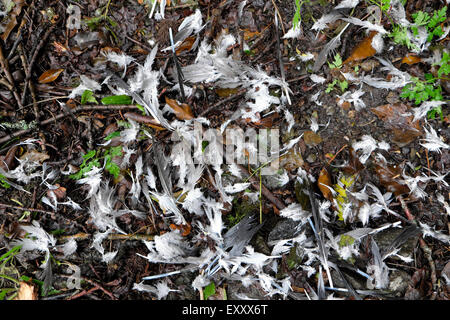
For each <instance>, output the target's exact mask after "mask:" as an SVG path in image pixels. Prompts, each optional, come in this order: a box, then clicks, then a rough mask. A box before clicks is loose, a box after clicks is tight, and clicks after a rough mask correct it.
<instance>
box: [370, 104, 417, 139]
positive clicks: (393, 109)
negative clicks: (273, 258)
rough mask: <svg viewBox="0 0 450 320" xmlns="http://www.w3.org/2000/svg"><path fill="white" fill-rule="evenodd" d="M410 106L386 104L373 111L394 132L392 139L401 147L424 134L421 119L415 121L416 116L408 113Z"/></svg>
mask: <svg viewBox="0 0 450 320" xmlns="http://www.w3.org/2000/svg"><path fill="white" fill-rule="evenodd" d="M408 109H409V107H408V106H407V105H405V104H403V103H396V104H385V105H381V106H378V107H375V108H372V109H371V111H372V112H373V113H374V114H375V115H376V116H377V117H378V118H379V119H380V120H382V121H384V125H385V127H386V129H389V130H391V131H392V133H393V138H392V141H393V142H395V143H396V144H397V145H399V146H400V147H402V146H404V145H407V144H408V143H410V142H412V141H414V140H415V139H416V138H417V137H419V136H421V135H422V129H421V127H420V125H419V121H415V122H413V119H414V116H412V115H407V114H408V113H409V110H408Z"/></svg>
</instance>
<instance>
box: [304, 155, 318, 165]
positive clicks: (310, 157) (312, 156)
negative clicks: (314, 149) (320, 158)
mask: <svg viewBox="0 0 450 320" xmlns="http://www.w3.org/2000/svg"><path fill="white" fill-rule="evenodd" d="M316 159H317V156H316V155H315V154H314V153H311V154H310V155H309V156H308V158H306V161H308V162H309V163H313V162H316Z"/></svg>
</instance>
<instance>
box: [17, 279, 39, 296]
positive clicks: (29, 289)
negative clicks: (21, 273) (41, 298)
mask: <svg viewBox="0 0 450 320" xmlns="http://www.w3.org/2000/svg"><path fill="white" fill-rule="evenodd" d="M14 300H37V293H36V291H35V289H34V286H33V285H31V284H28V283H26V282H23V281H21V282H20V287H19V291H18V292H17V297H16V298H15V299H14Z"/></svg>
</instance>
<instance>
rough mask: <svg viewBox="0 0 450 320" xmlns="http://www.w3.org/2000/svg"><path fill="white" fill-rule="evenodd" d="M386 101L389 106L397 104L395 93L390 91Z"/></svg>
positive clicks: (397, 99)
mask: <svg viewBox="0 0 450 320" xmlns="http://www.w3.org/2000/svg"><path fill="white" fill-rule="evenodd" d="M386 101H387V102H389V103H390V104H394V103H397V102H399V101H400V100H399V97H398V94H397V93H395V92H394V91H390V92H389V93H388V95H387V97H386Z"/></svg>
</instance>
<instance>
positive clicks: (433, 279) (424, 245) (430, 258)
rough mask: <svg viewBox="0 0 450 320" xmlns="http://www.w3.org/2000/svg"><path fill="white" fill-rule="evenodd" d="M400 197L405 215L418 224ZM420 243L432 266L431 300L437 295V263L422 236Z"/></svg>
mask: <svg viewBox="0 0 450 320" xmlns="http://www.w3.org/2000/svg"><path fill="white" fill-rule="evenodd" d="M398 199H399V201H400V203H401V204H402V208H403V210H404V211H405V215H406V217H407V218H408V220H411V221H413V222H414V223H416V224H417V221H416V218H415V217H414V216H413V215H412V214H411V211H409V208H408V206H407V204H406V203H405V201H404V200H403V198H402V196H398ZM419 245H420V248H421V249H422V251H423V253H424V255H425V258H426V259H427V261H428V264H429V266H430V273H431V274H430V278H431V284H432V287H433V293H432V295H431V297H430V300H435V299H436V296H437V276H436V265H435V264H434V261H433V257H432V251H431V249H430V247H428V245H427V243H426V242H425V240H423V238H422V236H421V237H420V238H419Z"/></svg>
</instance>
